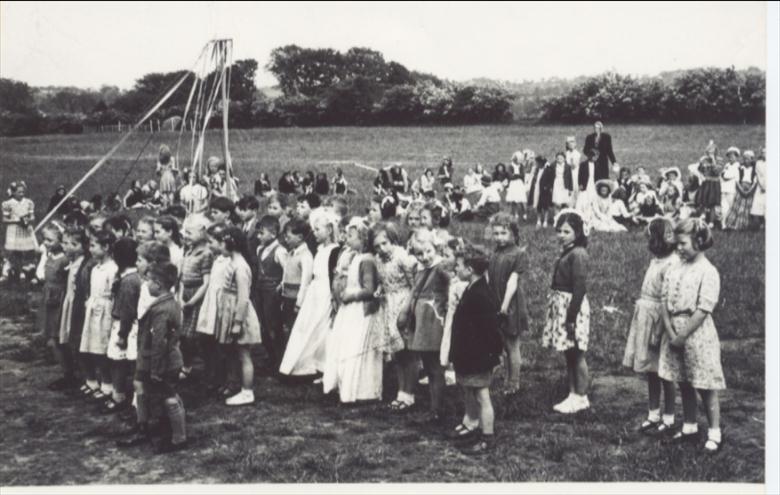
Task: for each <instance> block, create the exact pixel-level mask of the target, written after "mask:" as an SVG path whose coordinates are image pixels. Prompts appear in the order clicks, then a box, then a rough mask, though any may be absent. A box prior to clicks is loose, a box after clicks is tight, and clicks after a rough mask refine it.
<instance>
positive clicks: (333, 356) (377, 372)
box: [322, 218, 383, 403]
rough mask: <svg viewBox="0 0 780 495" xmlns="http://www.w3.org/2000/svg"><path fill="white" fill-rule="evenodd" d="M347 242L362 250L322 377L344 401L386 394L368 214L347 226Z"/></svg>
mask: <svg viewBox="0 0 780 495" xmlns="http://www.w3.org/2000/svg"><path fill="white" fill-rule="evenodd" d="M347 244H348V245H349V247H350V248H351V249H353V250H354V251H355V252H357V253H358V254H357V255H356V256H355V257H354V258H353V259H352V262H351V263H350V265H349V270H348V272H347V284H346V287H345V288H344V293H343V295H342V297H341V301H342V305H341V307H340V308H339V312H338V313H337V314H336V319H335V320H334V321H333V330H332V331H331V334H330V336H329V337H328V351H327V364H326V367H325V374H324V376H323V377H322V383H323V389H324V391H325V393H329V392H331V391H332V390H335V389H337V388H338V390H339V399H340V400H341V402H342V403H349V402H355V401H366V400H379V399H381V398H382V351H383V346H382V345H381V343H380V342H378V341H379V340H381V335H379V333H380V332H377V331H375V330H376V329H377V328H379V327H378V325H374V324H373V321H372V320H373V319H374V317H375V316H376V313H377V308H378V306H379V305H378V302H377V300H376V298H375V297H374V294H375V292H376V290H377V287H378V285H379V284H378V281H379V277H378V275H377V269H376V264H375V262H374V256H373V255H372V254H371V247H372V246H371V244H372V242H371V230H370V229H369V228H368V225H367V224H366V223H365V222H364V221H363V220H362V219H359V218H358V219H353V220H352V221H351V222H350V224H349V225H348V226H347Z"/></svg>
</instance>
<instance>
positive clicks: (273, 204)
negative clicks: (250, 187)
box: [265, 194, 290, 228]
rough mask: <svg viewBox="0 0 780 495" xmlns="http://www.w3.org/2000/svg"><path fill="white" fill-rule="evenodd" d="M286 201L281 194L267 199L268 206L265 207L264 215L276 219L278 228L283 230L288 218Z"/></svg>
mask: <svg viewBox="0 0 780 495" xmlns="http://www.w3.org/2000/svg"><path fill="white" fill-rule="evenodd" d="M286 211H287V200H286V198H285V197H284V195H282V194H273V195H271V196H270V197H269V198H268V204H266V207H265V214H266V215H270V216H272V217H274V218H276V219H277V220H278V221H279V226H280V227H282V228H284V226H285V225H286V224H287V221H288V220H289V219H290V216H289V215H287V213H286Z"/></svg>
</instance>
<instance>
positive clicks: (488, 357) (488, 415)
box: [448, 246, 503, 455]
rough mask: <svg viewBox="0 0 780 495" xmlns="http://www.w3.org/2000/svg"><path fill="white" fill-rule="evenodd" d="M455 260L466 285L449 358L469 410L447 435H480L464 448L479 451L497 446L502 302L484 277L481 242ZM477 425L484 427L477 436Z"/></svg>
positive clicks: (485, 267) (485, 263)
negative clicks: (495, 387) (495, 394)
mask: <svg viewBox="0 0 780 495" xmlns="http://www.w3.org/2000/svg"><path fill="white" fill-rule="evenodd" d="M455 259H456V268H455V272H456V273H457V276H458V278H459V279H460V280H462V281H464V282H466V283H467V286H466V287H465V289H464V291H463V295H462V296H461V298H460V301H459V302H458V305H457V307H456V308H455V315H454V316H453V319H452V346H451V348H450V360H451V361H452V363H453V366H454V367H455V373H456V382H457V383H458V384H459V385H460V386H461V387H462V388H463V395H464V401H465V406H466V414H465V416H464V421H463V422H462V423H461V424H459V425H458V426H457V427H456V428H455V429H454V430H453V432H452V433H450V434H449V435H448V436H449V437H450V438H453V439H459V440H463V439H467V438H469V437H472V438H476V440H477V441H476V442H475V443H474V444H472V445H471V446H468V447H465V448H464V449H463V450H462V452H463V453H464V454H467V455H479V454H484V453H487V452H488V451H490V450H492V449H493V447H494V440H493V439H494V436H493V435H494V431H493V422H494V413H493V404H492V402H491V400H490V384H491V382H492V378H493V370H494V369H495V367H496V366H497V365H498V363H499V356H500V354H501V350H502V347H503V344H502V339H501V335H500V333H499V330H498V328H499V327H500V324H499V321H498V310H499V306H498V301H497V300H496V298H495V294H494V291H493V290H492V289H491V288H490V287H489V286H488V281H487V280H486V277H485V275H486V273H487V271H488V266H489V264H490V262H489V261H488V253H487V251H486V250H485V249H484V248H483V247H481V246H467V247H466V249H465V250H464V252H460V253H457V254H456V255H455ZM468 420H474V422H476V425H473V424H472V425H469V424H467V421H468ZM477 426H478V427H479V428H480V430H481V434H480V435H479V436H478V437H477V436H476V435H475V434H476V432H477Z"/></svg>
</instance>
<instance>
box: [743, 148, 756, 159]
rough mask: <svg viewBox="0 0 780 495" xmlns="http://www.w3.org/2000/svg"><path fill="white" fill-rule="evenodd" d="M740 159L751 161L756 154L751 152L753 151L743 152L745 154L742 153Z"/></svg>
mask: <svg viewBox="0 0 780 495" xmlns="http://www.w3.org/2000/svg"><path fill="white" fill-rule="evenodd" d="M742 157H743V158H750V159H753V158H755V157H756V154H755V153H754V152H753V150H745V152H744V153H742Z"/></svg>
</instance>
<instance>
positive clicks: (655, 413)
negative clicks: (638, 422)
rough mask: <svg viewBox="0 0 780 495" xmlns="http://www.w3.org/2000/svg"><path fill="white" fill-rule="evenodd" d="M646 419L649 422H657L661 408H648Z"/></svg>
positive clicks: (659, 419) (659, 418)
mask: <svg viewBox="0 0 780 495" xmlns="http://www.w3.org/2000/svg"><path fill="white" fill-rule="evenodd" d="M647 420H648V421H650V422H651V423H657V422H659V421H661V410H660V409H650V410H649V411H647Z"/></svg>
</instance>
